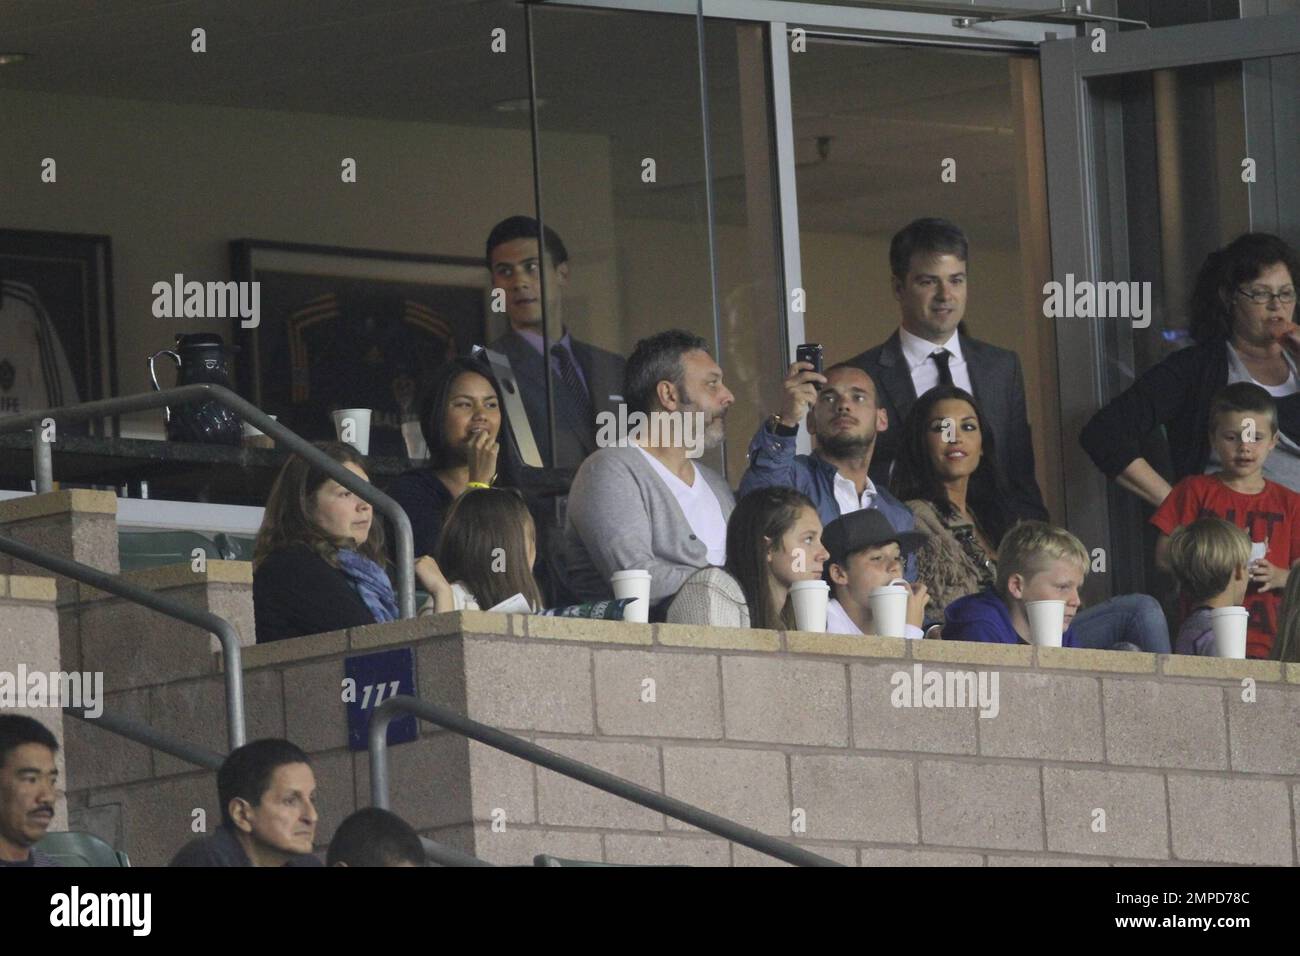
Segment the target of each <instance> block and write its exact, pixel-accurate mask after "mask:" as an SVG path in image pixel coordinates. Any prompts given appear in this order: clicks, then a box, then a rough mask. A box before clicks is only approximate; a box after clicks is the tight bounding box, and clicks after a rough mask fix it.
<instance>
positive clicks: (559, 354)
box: [551, 342, 596, 423]
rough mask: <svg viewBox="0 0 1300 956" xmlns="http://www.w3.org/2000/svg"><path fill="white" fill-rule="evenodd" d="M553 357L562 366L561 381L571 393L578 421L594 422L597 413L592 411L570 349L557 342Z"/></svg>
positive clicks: (553, 348)
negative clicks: (570, 355)
mask: <svg viewBox="0 0 1300 956" xmlns="http://www.w3.org/2000/svg"><path fill="white" fill-rule="evenodd" d="M551 355H553V356H555V361H556V362H557V363H558V364H559V366H560V380H561V381H562V382H563V383H564V387H565V389H567V390H568V392H569V398H570V400H571V401H572V402H573V409H574V411H575V412H577V415H578V420H579V421H582V422H586V423H591V422H594V421H595V418H596V413H595V412H594V411H593V410H592V407H591V399H590V398H588V397H587V389H586V388H584V387H583V384H582V379H580V378H579V377H578V370H577V368H575V367H574V365H573V359H571V358H570V357H569V351H568V349H566V348H565V347H564V346H563V345H560V344H559V343H558V342H557V343H556V344H555V345H552V346H551Z"/></svg>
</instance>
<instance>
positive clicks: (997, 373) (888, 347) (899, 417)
mask: <svg viewBox="0 0 1300 956" xmlns="http://www.w3.org/2000/svg"><path fill="white" fill-rule="evenodd" d="M961 351H962V356H963V357H964V358H965V359H966V368H967V370H968V371H969V372H970V381H971V387H972V388H973V389H974V391H975V400H976V401H978V402H979V404H980V410H981V411H982V412H983V413H984V418H985V419H986V420H987V421H988V423H989V425H990V427H991V428H992V429H993V442H994V445H995V446H996V449H997V459H998V471H999V472H1000V477H1001V479H1002V483H1003V485H1004V486H1005V487H1006V489H1007V493H1008V501H1007V505H1008V508H1009V510H1010V511H1011V513H1012V514H1013V515H1014V516H1016V517H1017V518H1035V519H1037V520H1040V521H1046V520H1048V516H1047V508H1045V507H1044V506H1043V494H1042V492H1041V491H1039V489H1038V479H1037V478H1036V477H1035V475H1034V444H1033V439H1032V437H1031V436H1030V434H1029V418H1028V417H1027V415H1026V413H1025V377H1024V373H1023V372H1022V371H1021V368H1020V356H1018V355H1016V353H1015V352H1010V351H1008V350H1006V349H1001V348H998V347H997V346H996V345H989V344H988V343H987V342H980V341H978V340H976V339H972V338H967V337H966V336H965V335H962V336H961ZM845 364H846V365H852V366H855V367H857V368H860V369H862V370H863V371H864V372H866V373H867V374H868V375H870V376H871V379H872V381H874V382H875V383H876V393H877V399H878V401H879V404H880V407H881V408H883V409H885V413H886V414H887V415H888V416H889V429H888V430H887V431H884V432H882V433H880V434H879V435H877V436H876V451H875V454H874V456H873V457H872V459H871V480H872V481H874V482H876V483H877V484H879V485H884V486H885V487H888V486H889V470H890V468H891V467H892V466H893V464H894V459H895V458H896V457H898V448H899V444H900V442H901V437H902V433H903V421H904V420H905V419H906V418H907V413H908V412H910V411H911V410H912V405H913V404H915V402H916V389H915V388H914V387H913V386H912V374H911V372H910V371H909V370H908V367H907V359H906V358H905V357H904V355H903V346H902V343H901V341H900V339H899V336H898V332H897V331H895V332H894V334H893V335H891V336H890V337H889V338H888V339H886V340H885V342H884V344H882V345H877V346H876V347H875V348H871V349H867V350H866V351H865V352H863V353H862V354H861V355H855V356H854V357H853V358H851V359H849V360H848V361H847V362H846V363H845Z"/></svg>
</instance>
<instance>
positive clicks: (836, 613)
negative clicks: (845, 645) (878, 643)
mask: <svg viewBox="0 0 1300 956" xmlns="http://www.w3.org/2000/svg"><path fill="white" fill-rule="evenodd" d="M826 633H827V634H861V633H862V629H861V628H860V627H858V626H857V625H856V624H854V623H853V618H851V617H849V612H848V611H846V610H844V605H843V604H841V603H840V602H839V600H838V599H837V598H831V599H830V600H829V601H827V602H826Z"/></svg>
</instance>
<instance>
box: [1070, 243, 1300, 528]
mask: <svg viewBox="0 0 1300 956" xmlns="http://www.w3.org/2000/svg"><path fill="white" fill-rule="evenodd" d="M1297 277H1300V258H1298V257H1297V254H1296V250H1295V249H1293V248H1292V247H1291V246H1290V245H1288V244H1287V243H1286V242H1285V241H1284V240H1282V239H1280V238H1278V237H1277V236H1274V235H1270V234H1268V233H1263V232H1250V233H1246V234H1245V235H1242V236H1238V237H1237V238H1236V239H1234V240H1233V241H1232V242H1231V243H1229V244H1228V245H1226V246H1224V247H1223V248H1222V249H1220V250H1218V251H1217V252H1213V253H1211V254H1210V255H1209V257H1208V258H1207V259H1206V260H1205V264H1204V265H1203V266H1202V267H1201V271H1200V273H1199V274H1198V275H1197V278H1196V286H1195V288H1194V289H1193V291H1192V301H1191V322H1190V328H1189V331H1190V333H1191V336H1192V338H1193V339H1195V340H1196V343H1197V344H1196V345H1194V346H1191V347H1189V348H1185V349H1182V350H1181V351H1178V352H1175V353H1173V354H1172V355H1170V356H1169V357H1168V358H1166V359H1165V360H1164V361H1163V362H1161V363H1160V364H1159V365H1156V366H1155V367H1154V368H1151V369H1149V370H1148V371H1147V372H1146V373H1144V374H1143V375H1142V377H1141V378H1139V379H1138V380H1137V381H1136V382H1134V383H1133V384H1132V385H1131V386H1130V387H1129V388H1128V389H1127V390H1126V391H1124V392H1123V393H1122V394H1120V395H1119V396H1118V397H1116V398H1115V399H1114V400H1112V401H1111V402H1110V403H1109V404H1108V405H1106V406H1105V407H1104V408H1102V409H1101V410H1100V411H1099V412H1097V414H1095V415H1093V416H1092V419H1091V421H1089V422H1088V424H1087V425H1086V426H1084V429H1083V432H1082V434H1081V435H1080V436H1079V441H1080V443H1081V444H1082V445H1083V448H1084V450H1085V451H1086V452H1087V453H1088V455H1089V456H1090V457H1091V458H1092V460H1093V462H1094V463H1095V464H1096V465H1097V467H1098V468H1100V469H1101V470H1102V471H1103V472H1105V473H1106V476H1107V477H1108V478H1112V479H1114V480H1115V481H1116V482H1117V483H1118V484H1119V485H1120V487H1121V488H1125V489H1127V490H1128V491H1131V492H1133V493H1134V494H1136V495H1138V496H1139V497H1141V498H1142V499H1143V500H1145V501H1148V502H1150V503H1151V504H1152V505H1156V506H1158V505H1159V504H1160V503H1161V502H1162V501H1164V500H1165V497H1166V496H1167V495H1168V494H1169V491H1170V486H1169V483H1168V482H1167V481H1165V479H1164V478H1163V477H1162V476H1161V475H1160V474H1159V473H1158V472H1157V471H1156V470H1155V469H1154V468H1153V467H1152V466H1151V463H1150V462H1148V461H1147V459H1146V458H1145V457H1143V448H1144V447H1145V445H1146V444H1147V442H1148V440H1149V439H1150V438H1151V436H1152V433H1153V432H1155V431H1156V429H1158V428H1160V427H1161V426H1163V427H1164V430H1165V437H1166V439H1167V441H1168V445H1169V457H1170V460H1171V461H1172V464H1173V467H1174V480H1175V481H1177V480H1179V479H1182V478H1185V477H1187V476H1188V475H1194V474H1201V473H1203V472H1205V471H1209V470H1215V469H1217V468H1218V467H1219V463H1218V462H1217V461H1215V460H1214V457H1213V452H1212V450H1211V447H1210V439H1209V409H1210V402H1211V399H1212V398H1213V397H1214V393H1215V392H1217V391H1218V390H1219V389H1220V388H1222V387H1223V386H1224V385H1229V384H1232V383H1234V382H1252V383H1254V384H1256V385H1259V386H1260V387H1261V388H1263V389H1264V390H1265V391H1267V392H1268V393H1269V394H1270V395H1272V396H1273V398H1274V400H1275V401H1276V402H1277V408H1278V420H1279V425H1280V429H1281V432H1282V435H1281V441H1280V442H1279V443H1278V447H1277V449H1276V450H1275V451H1274V452H1273V454H1272V455H1270V456H1269V459H1268V462H1267V463H1266V464H1265V466H1264V477H1266V478H1268V479H1270V480H1272V481H1276V482H1277V483H1278V484H1281V485H1285V486H1286V487H1288V488H1290V489H1291V490H1292V491H1300V378H1298V377H1297V373H1296V363H1297V361H1298V360H1300V327H1297V326H1296V324H1295V311H1296V287H1295V280H1296V278H1297Z"/></svg>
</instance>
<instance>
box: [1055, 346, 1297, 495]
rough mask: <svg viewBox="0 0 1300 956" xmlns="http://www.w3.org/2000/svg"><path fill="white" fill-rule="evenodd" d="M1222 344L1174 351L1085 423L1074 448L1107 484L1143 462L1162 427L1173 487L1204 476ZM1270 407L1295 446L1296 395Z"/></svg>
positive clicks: (1223, 358) (1223, 381)
mask: <svg viewBox="0 0 1300 956" xmlns="http://www.w3.org/2000/svg"><path fill="white" fill-rule="evenodd" d="M1227 343H1228V340H1227V339H1225V338H1222V337H1219V338H1215V339H1211V340H1210V341H1208V342H1205V343H1203V344H1201V345H1193V346H1190V347H1188V348H1185V349H1179V350H1178V351H1177V352H1174V353H1173V354H1172V355H1169V356H1167V357H1166V358H1165V359H1164V360H1163V361H1162V362H1160V363H1159V364H1157V365H1155V366H1153V367H1152V368H1149V369H1147V371H1146V372H1144V373H1143V374H1142V376H1141V378H1139V379H1138V380H1137V381H1135V382H1134V383H1133V384H1132V385H1130V386H1129V387H1128V388H1127V389H1125V390H1124V391H1123V392H1121V393H1120V394H1119V395H1117V396H1116V397H1115V398H1113V399H1111V400H1110V401H1109V402H1108V403H1107V404H1106V406H1105V407H1104V408H1102V409H1100V410H1099V411H1098V412H1097V414H1095V415H1093V416H1092V418H1091V419H1089V420H1088V424H1087V425H1085V426H1084V427H1083V431H1082V432H1081V433H1080V434H1079V444H1081V445H1082V446H1083V450H1084V451H1086V452H1087V453H1088V457H1089V458H1091V459H1092V460H1093V463H1094V464H1095V465H1096V466H1097V467H1098V468H1100V469H1101V470H1102V471H1103V472H1105V473H1106V477H1107V478H1114V477H1115V476H1116V475H1118V474H1119V473H1120V472H1121V471H1123V470H1124V469H1125V468H1127V467H1128V466H1129V465H1130V464H1132V463H1133V460H1134V459H1136V458H1141V457H1144V455H1145V452H1144V451H1143V445H1144V441H1145V440H1146V439H1147V438H1148V437H1149V436H1150V435H1151V434H1152V433H1153V432H1155V430H1156V429H1157V428H1159V427H1160V426H1162V425H1163V426H1164V429H1165V438H1166V440H1167V442H1168V446H1169V459H1170V462H1171V463H1172V464H1173V467H1174V481H1175V482H1177V481H1181V480H1182V479H1183V478H1186V477H1187V476H1188V475H1199V474H1201V473H1202V472H1204V471H1205V466H1206V465H1207V464H1208V463H1209V460H1210V436H1209V431H1210V405H1211V403H1212V402H1213V400H1214V393H1215V392H1217V391H1218V390H1219V389H1221V388H1223V386H1225V385H1227V384H1228V344H1227ZM1274 401H1275V402H1276V403H1277V415H1278V427H1279V429H1280V430H1281V431H1282V432H1283V433H1284V434H1285V435H1286V436H1287V437H1288V438H1290V439H1291V440H1292V441H1297V440H1300V392H1298V393H1296V394H1295V395H1288V396H1286V397H1285V398H1278V399H1274Z"/></svg>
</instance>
